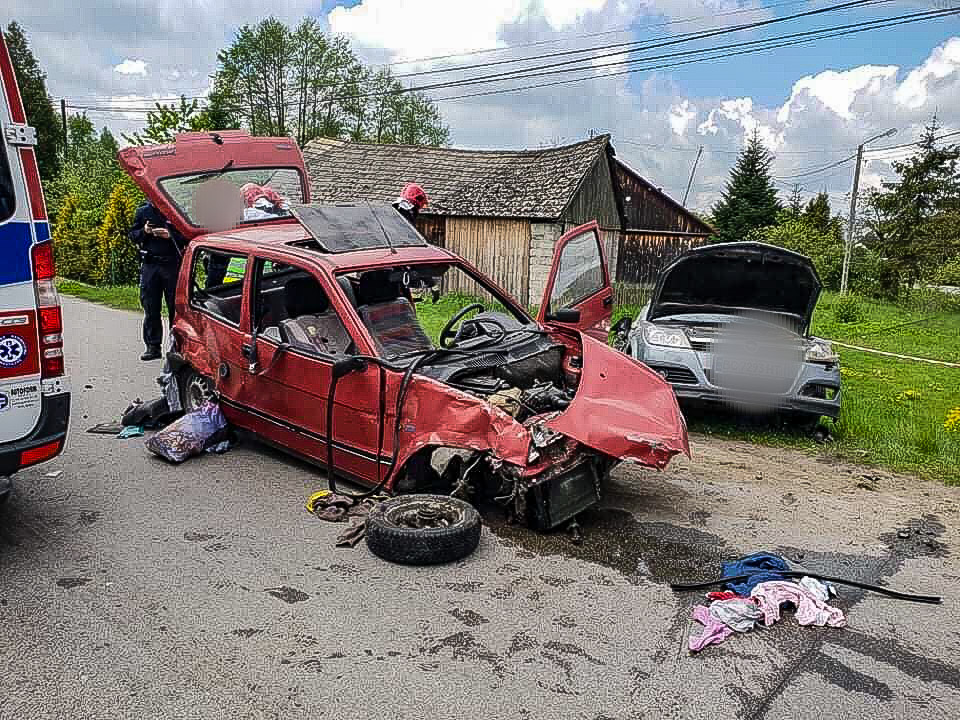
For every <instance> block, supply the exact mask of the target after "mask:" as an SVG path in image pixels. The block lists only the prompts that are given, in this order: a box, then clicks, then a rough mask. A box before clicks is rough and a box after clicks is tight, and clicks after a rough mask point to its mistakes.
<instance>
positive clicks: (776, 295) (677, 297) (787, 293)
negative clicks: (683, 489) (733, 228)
mask: <svg viewBox="0 0 960 720" xmlns="http://www.w3.org/2000/svg"><path fill="white" fill-rule="evenodd" d="M821 288H822V285H821V283H820V278H819V277H818V276H817V271H816V270H815V269H814V267H813V263H812V262H811V261H810V258H808V257H806V256H804V255H800V254H798V253H795V252H792V251H790V250H785V249H783V248H779V247H775V246H773V245H766V244H764V243H758V242H735V243H723V244H719V245H706V246H704V247H699V248H694V249H693V250H689V251H688V252H685V253H684V254H683V255H681V256H680V257H678V258H677V259H676V260H674V261H673V262H672V263H670V265H668V266H667V267H666V269H664V270H663V272H661V273H660V277H659V278H658V280H657V285H656V287H655V288H654V291H653V295H652V297H651V298H650V310H649V312H648V314H647V319H648V320H655V319H657V318H660V317H665V316H667V315H684V314H688V313H721V314H731V315H737V314H751V313H764V314H768V313H769V314H773V315H775V316H779V317H781V318H782V319H783V321H784V322H788V323H789V324H790V325H792V326H793V328H792V329H794V330H795V331H797V332H799V333H806V332H807V329H808V328H809V326H810V318H811V316H812V315H813V308H814V307H815V306H816V304H817V298H818V297H819V296H820V290H821Z"/></svg>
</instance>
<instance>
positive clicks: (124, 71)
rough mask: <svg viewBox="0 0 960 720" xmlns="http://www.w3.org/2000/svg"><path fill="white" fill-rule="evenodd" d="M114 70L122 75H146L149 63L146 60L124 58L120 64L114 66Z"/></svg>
mask: <svg viewBox="0 0 960 720" xmlns="http://www.w3.org/2000/svg"><path fill="white" fill-rule="evenodd" d="M113 71H114V72H118V73H120V74H121V75H146V74H147V63H146V61H144V60H131V59H130V58H126V59H124V61H123V62H122V63H120V64H119V65H114V66H113Z"/></svg>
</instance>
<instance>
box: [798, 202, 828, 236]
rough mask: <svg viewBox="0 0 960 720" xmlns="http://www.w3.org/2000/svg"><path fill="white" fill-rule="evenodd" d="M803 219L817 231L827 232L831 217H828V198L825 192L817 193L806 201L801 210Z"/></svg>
mask: <svg viewBox="0 0 960 720" xmlns="http://www.w3.org/2000/svg"><path fill="white" fill-rule="evenodd" d="M803 219H804V222H806V223H807V224H808V225H809V226H810V227H812V228H814V229H815V230H817V231H818V232H822V233H825V232H829V230H830V225H831V223H832V218H831V217H830V198H829V197H828V196H827V194H826V193H825V192H821V193H817V196H816V197H815V198H813V200H811V201H810V202H809V203H807V207H806V209H805V210H804V211H803Z"/></svg>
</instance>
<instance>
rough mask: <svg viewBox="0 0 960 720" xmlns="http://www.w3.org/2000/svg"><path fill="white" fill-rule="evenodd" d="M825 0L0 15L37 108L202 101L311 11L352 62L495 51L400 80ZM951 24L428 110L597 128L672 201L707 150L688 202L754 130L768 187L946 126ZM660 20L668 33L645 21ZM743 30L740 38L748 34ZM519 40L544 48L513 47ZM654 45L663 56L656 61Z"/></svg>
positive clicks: (884, 160)
mask: <svg viewBox="0 0 960 720" xmlns="http://www.w3.org/2000/svg"><path fill="white" fill-rule="evenodd" d="M836 1H837V0H832V2H831V0H813V1H808V2H802V1H801V0H796V1H790V0H482V1H481V2H477V1H476V0H469V1H467V0H350V1H349V2H331V0H277V1H275V2H274V3H270V4H264V3H262V2H254V0H231V1H230V2H226V1H225V0H192V1H191V2H189V3H184V2H182V0H151V2H145V1H144V0H78V1H77V2H73V3H69V4H60V3H55V2H53V1H52V0H8V2H7V3H5V4H6V5H8V6H9V8H6V7H5V8H4V11H0V21H4V22H5V21H6V20H7V19H16V20H18V21H19V22H20V23H21V24H22V25H23V26H24V28H25V29H26V31H27V34H28V36H29V38H30V40H31V42H32V45H33V47H34V51H35V54H36V55H37V57H38V59H39V60H40V62H41V64H42V65H43V67H44V68H45V69H46V71H47V73H48V85H49V90H50V92H51V94H52V95H53V96H54V97H55V98H57V99H59V98H60V97H66V98H68V100H70V101H76V102H78V103H80V102H83V101H86V102H97V103H108V104H109V105H110V106H111V107H122V106H124V104H125V103H126V104H129V105H131V106H143V105H144V104H145V103H146V104H149V103H150V101H151V99H152V98H155V97H163V96H169V95H171V94H178V93H181V92H184V93H186V94H198V93H202V92H203V91H204V90H205V88H207V86H208V78H209V75H210V73H211V72H212V71H213V70H214V69H215V65H216V51H217V50H218V49H219V48H221V47H223V46H224V45H225V44H226V43H227V42H228V41H229V39H230V38H231V37H232V35H233V33H234V32H235V31H236V29H237V28H238V27H239V26H240V25H242V24H244V23H255V22H257V21H259V20H261V19H263V18H264V17H265V16H266V15H268V14H271V13H272V14H274V15H276V16H278V17H280V19H282V20H284V21H285V22H287V23H290V24H295V23H296V22H297V21H299V20H300V19H302V18H303V17H305V16H308V15H309V16H312V17H316V18H318V19H319V20H320V21H321V22H322V23H323V24H324V26H325V27H327V28H329V29H330V30H331V31H334V32H337V33H340V34H343V35H345V36H346V37H348V38H349V39H350V41H351V43H352V45H353V47H354V49H355V50H356V51H357V52H358V53H359V54H360V55H361V56H362V57H364V58H365V59H367V60H368V61H370V62H395V61H398V60H401V59H410V58H420V57H424V56H432V55H437V54H444V53H450V52H461V53H462V52H466V51H472V50H478V49H485V48H491V47H494V46H496V47H500V48H502V49H501V50H499V51H497V52H495V53H489V54H483V55H474V56H465V57H458V58H453V59H450V60H447V61H442V62H440V63H434V64H429V63H420V64H415V65H405V66H402V67H396V68H395V70H397V71H398V72H402V71H409V70H412V69H433V68H436V67H437V66H438V64H439V65H442V64H443V63H444V62H446V63H447V64H465V63H472V62H477V61H479V60H489V59H500V58H512V57H519V56H522V55H528V54H531V53H542V52H550V51H558V50H564V49H578V48H584V47H590V46H595V45H600V44H606V43H613V42H624V41H631V40H633V41H635V40H642V39H647V38H650V37H659V36H663V35H668V34H674V33H680V32H685V31H686V32H689V31H700V30H707V29H711V28H719V27H722V26H729V25H734V24H740V23H745V22H750V21H756V20H759V19H763V18H769V17H773V16H775V15H780V16H782V15H785V14H791V13H795V12H799V11H803V10H808V9H813V8H819V7H825V6H827V5H830V4H834V3H835V2H836ZM952 3H954V0H913V1H912V2H900V1H896V2H893V1H890V2H886V3H883V4H881V5H878V6H876V7H872V8H867V9H863V10H851V11H845V12H842V13H831V14H827V15H822V16H820V17H815V18H810V19H806V20H802V21H795V22H792V23H789V24H786V23H785V24H781V25H774V26H772V27H770V28H767V29H766V30H764V31H762V34H763V35H775V34H783V33H786V32H790V31H795V30H806V29H811V28H814V27H822V26H828V25H838V24H842V23H845V22H856V21H858V20H863V19H867V18H876V17H882V16H890V15H898V14H903V13H907V12H915V11H925V10H931V9H934V8H937V7H945V6H946V5H947V4H952ZM956 4H958V5H960V0H957V2H956ZM771 6H776V7H771ZM4 16H6V17H4ZM958 18H960V16H954V17H951V18H947V19H938V20H935V21H932V22H927V23H921V24H916V25H912V26H906V27H903V28H896V29H892V30H881V31H877V32H872V33H865V34H862V35H856V36H850V37H845V38H837V39H830V40H825V41H822V42H818V43H815V44H811V45H805V46H799V47H794V48H782V49H779V50H776V51H774V52H773V53H771V54H762V55H752V56H745V57H740V58H732V59H728V60H724V61H716V62H713V63H703V64H697V65H690V66H686V67H682V68H671V69H668V70H662V71H658V72H653V73H640V74H634V75H629V76H623V77H601V76H600V72H599V71H596V70H595V71H594V72H595V73H596V76H595V77H594V76H591V78H590V79H589V80H588V81H586V82H583V83H578V84H575V85H564V86H558V87H553V88H541V89H539V90H534V91H530V92H525V93H518V94H503V95H496V96H491V97H486V98H474V99H470V100H461V101H451V102H442V103H440V107H441V110H442V111H443V114H444V117H445V119H446V121H447V122H448V123H449V125H450V128H451V134H452V138H453V142H454V144H456V145H461V146H469V147H511V148H517V147H539V146H543V145H545V144H555V143H558V142H573V141H576V140H580V139H583V138H585V137H587V136H588V134H589V133H590V131H591V130H597V129H599V130H602V131H606V132H610V133H611V134H612V136H613V139H614V144H615V147H616V148H617V151H618V154H619V155H620V156H621V157H622V158H623V159H625V160H626V161H627V162H629V163H630V164H631V165H633V166H635V167H636V168H637V169H638V170H640V171H641V172H642V173H644V174H646V175H647V176H648V177H649V178H650V179H651V181H652V182H655V183H656V184H658V185H662V186H663V187H664V188H665V189H667V191H668V192H671V193H672V194H674V195H679V194H681V193H682V190H683V187H684V186H685V184H686V178H687V175H688V173H689V167H690V165H691V164H692V161H693V157H694V156H695V155H696V150H697V147H698V146H699V145H701V144H702V145H704V146H705V148H706V150H707V151H706V153H705V154H704V159H703V161H702V162H701V165H700V167H699V169H698V179H697V182H696V183H695V186H694V190H693V193H692V197H693V204H694V206H695V207H699V208H701V209H703V208H706V207H709V205H710V204H711V203H712V202H713V201H715V199H716V197H717V195H718V193H719V191H720V190H721V189H722V186H723V183H724V181H725V179H726V175H727V173H728V171H729V167H730V164H731V163H732V161H733V159H734V157H735V156H734V154H733V153H731V152H730V151H731V150H735V149H736V148H738V147H739V146H740V145H741V143H742V142H743V139H744V137H745V136H747V135H748V134H750V133H752V132H753V131H754V130H757V131H758V132H760V133H761V137H763V138H764V140H765V141H766V142H768V145H769V146H770V148H771V150H773V151H774V152H775V153H776V155H777V160H776V163H775V166H774V172H775V174H776V175H777V177H778V178H781V180H780V181H779V182H780V183H781V187H783V188H784V191H785V192H786V189H787V188H788V187H789V186H790V185H792V183H793V182H794V180H793V179H792V176H794V175H796V174H798V173H801V172H803V171H805V170H807V169H810V168H816V167H817V166H818V164H821V165H822V164H827V163H829V162H831V161H833V160H836V159H838V158H842V157H843V156H844V153H847V152H848V151H850V149H851V148H853V147H855V146H856V144H857V143H858V142H860V141H861V140H862V139H864V138H865V137H867V136H869V135H871V134H875V133H876V132H878V131H882V130H885V129H887V128H889V127H897V128H898V129H899V133H898V135H897V138H896V142H908V141H910V140H913V139H915V138H916V137H917V136H918V134H919V132H920V130H921V129H922V127H923V124H924V123H925V122H926V121H927V120H928V119H929V117H930V116H931V115H932V114H933V112H934V111H936V112H937V113H938V115H939V117H940V119H941V121H942V123H943V124H944V126H945V128H946V129H960V19H958ZM665 22H668V23H671V24H670V25H667V26H663V27H658V28H648V27H647V26H649V25H651V24H654V23H661V24H662V23H665ZM754 32H755V33H756V34H754V35H751V36H749V37H753V38H755V37H761V33H760V31H754ZM585 35H589V37H585ZM741 38H743V39H747V38H746V37H744V34H740V35H737V36H727V37H721V38H716V39H713V40H710V41H703V42H704V43H711V44H720V43H726V42H731V41H734V40H737V39H741ZM953 38H956V39H955V40H953ZM530 42H539V43H543V42H549V43H550V44H547V45H539V46H537V47H533V48H531V47H523V45H524V44H526V43H530ZM671 49H680V48H664V49H662V50H657V51H656V52H658V53H659V52H668V51H670V50H671ZM831 71H832V72H831ZM444 77H451V76H444ZM453 77H455V76H453ZM432 79H433V78H429V77H427V78H421V79H419V80H423V81H426V80H432ZM442 94H443V92H442V91H438V92H437V93H436V96H441V95H442ZM91 118H92V119H93V120H94V121H95V122H97V123H98V124H107V125H109V126H110V127H111V128H113V129H114V130H116V131H118V132H120V131H125V132H130V131H132V130H136V129H138V127H139V125H140V124H142V121H143V118H142V114H141V115H137V114H136V113H126V114H125V113H120V112H109V113H107V112H104V113H99V114H91ZM902 154H903V151H900V152H899V153H897V152H891V153H887V154H885V155H884V154H882V153H881V154H879V155H877V156H876V157H874V158H873V159H871V160H870V162H869V163H868V164H867V165H866V166H865V169H864V181H865V182H866V183H867V184H871V183H873V184H876V183H878V182H880V180H881V179H882V178H884V177H889V176H890V173H891V166H890V161H891V160H893V159H896V158H897V157H899V156H900V155H902ZM850 170H851V167H850V166H849V165H847V166H842V167H840V168H839V169H837V170H835V171H832V172H824V173H820V174H813V175H811V176H803V177H802V179H801V182H802V185H803V188H802V189H803V192H804V193H806V194H810V193H813V192H816V191H817V190H819V189H826V190H828V191H829V192H831V200H832V201H833V202H834V203H835V204H837V207H838V208H839V206H840V205H842V204H843V203H844V202H845V198H844V194H845V193H846V192H847V190H848V188H849V184H850V174H851V173H850Z"/></svg>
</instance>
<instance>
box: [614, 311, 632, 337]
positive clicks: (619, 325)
mask: <svg viewBox="0 0 960 720" xmlns="http://www.w3.org/2000/svg"><path fill="white" fill-rule="evenodd" d="M632 327H633V320H632V319H631V318H630V316H629V315H625V316H624V317H622V318H620V319H619V320H617V321H616V322H615V323H614V324H613V327H612V328H610V329H611V330H612V331H613V332H615V333H617V334H618V335H626V334H627V333H628V332H630V328H632Z"/></svg>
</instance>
